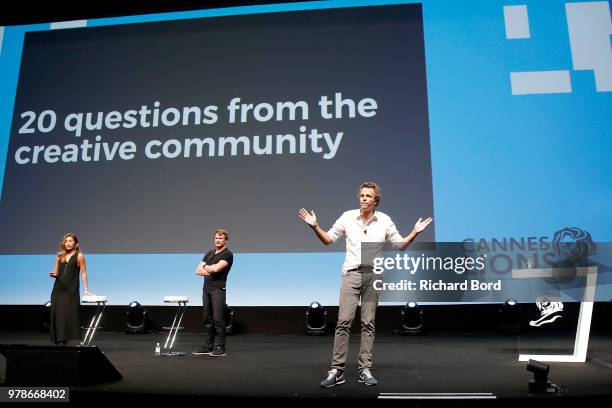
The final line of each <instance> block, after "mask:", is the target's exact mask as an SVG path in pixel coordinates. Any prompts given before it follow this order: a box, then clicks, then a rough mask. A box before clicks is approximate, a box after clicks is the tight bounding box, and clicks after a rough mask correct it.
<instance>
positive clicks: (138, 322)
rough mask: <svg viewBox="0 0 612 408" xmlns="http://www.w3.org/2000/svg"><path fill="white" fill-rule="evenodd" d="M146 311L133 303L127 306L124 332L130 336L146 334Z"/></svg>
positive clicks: (135, 302) (138, 304)
mask: <svg viewBox="0 0 612 408" xmlns="http://www.w3.org/2000/svg"><path fill="white" fill-rule="evenodd" d="M146 326H147V311H146V310H145V308H144V307H143V306H142V305H141V304H140V303H138V302H137V301H133V302H131V303H130V304H129V305H128V311H127V323H126V329H125V331H126V332H127V333H131V334H140V333H146V330H147V327H146Z"/></svg>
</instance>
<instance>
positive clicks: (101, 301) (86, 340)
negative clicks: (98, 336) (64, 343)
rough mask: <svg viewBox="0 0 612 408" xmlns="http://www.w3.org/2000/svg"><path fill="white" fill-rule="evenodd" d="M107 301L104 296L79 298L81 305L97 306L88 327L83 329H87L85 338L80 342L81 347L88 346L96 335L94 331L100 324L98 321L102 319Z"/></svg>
mask: <svg viewBox="0 0 612 408" xmlns="http://www.w3.org/2000/svg"><path fill="white" fill-rule="evenodd" d="M107 300H108V299H107V297H106V296H95V295H91V296H83V297H82V298H81V302H82V303H96V304H97V305H98V307H97V308H96V313H94V316H93V318H92V319H91V322H90V323H89V326H88V327H85V328H86V329H87V333H85V338H84V339H83V341H82V342H81V345H82V346H89V345H90V343H91V340H92V339H93V336H94V334H95V333H96V329H97V328H98V324H99V323H100V320H101V319H102V313H104V308H105V307H106V302H107Z"/></svg>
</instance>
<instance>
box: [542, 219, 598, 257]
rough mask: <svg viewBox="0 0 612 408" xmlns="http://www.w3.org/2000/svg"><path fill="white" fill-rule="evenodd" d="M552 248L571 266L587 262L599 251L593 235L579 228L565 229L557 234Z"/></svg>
mask: <svg viewBox="0 0 612 408" xmlns="http://www.w3.org/2000/svg"><path fill="white" fill-rule="evenodd" d="M552 247H553V249H554V251H555V252H556V254H557V256H558V257H559V258H562V259H563V260H565V262H566V263H567V264H569V265H571V266H578V265H576V262H581V263H582V261H586V260H587V258H588V257H589V256H590V255H592V254H594V253H595V251H597V245H595V243H594V242H593V238H591V234H590V233H589V232H587V231H584V230H582V229H580V228H577V227H568V228H563V229H562V230H559V231H557V232H555V237H554V238H553V242H552ZM567 264H566V265H567Z"/></svg>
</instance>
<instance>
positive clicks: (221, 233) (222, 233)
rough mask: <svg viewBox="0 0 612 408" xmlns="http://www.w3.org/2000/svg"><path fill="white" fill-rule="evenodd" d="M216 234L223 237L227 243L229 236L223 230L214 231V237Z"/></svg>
mask: <svg viewBox="0 0 612 408" xmlns="http://www.w3.org/2000/svg"><path fill="white" fill-rule="evenodd" d="M217 234H220V235H224V236H225V240H226V241H229V234H228V233H227V231H226V230H224V229H223V228H219V229H218V230H216V231H215V233H214V235H217Z"/></svg>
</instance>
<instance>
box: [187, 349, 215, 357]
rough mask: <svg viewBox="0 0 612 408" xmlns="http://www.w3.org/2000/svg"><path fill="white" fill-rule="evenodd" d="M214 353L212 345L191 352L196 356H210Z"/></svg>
mask: <svg viewBox="0 0 612 408" xmlns="http://www.w3.org/2000/svg"><path fill="white" fill-rule="evenodd" d="M212 353H213V349H212V347H200V348H199V349H198V350H196V351H192V352H191V354H193V355H194V356H210V355H211V354H212Z"/></svg>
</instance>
